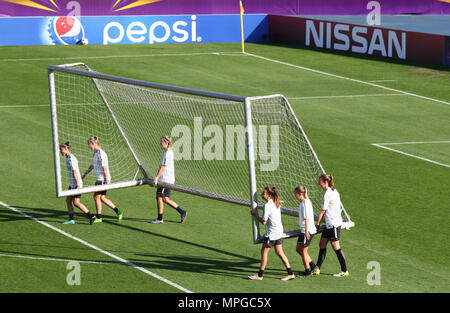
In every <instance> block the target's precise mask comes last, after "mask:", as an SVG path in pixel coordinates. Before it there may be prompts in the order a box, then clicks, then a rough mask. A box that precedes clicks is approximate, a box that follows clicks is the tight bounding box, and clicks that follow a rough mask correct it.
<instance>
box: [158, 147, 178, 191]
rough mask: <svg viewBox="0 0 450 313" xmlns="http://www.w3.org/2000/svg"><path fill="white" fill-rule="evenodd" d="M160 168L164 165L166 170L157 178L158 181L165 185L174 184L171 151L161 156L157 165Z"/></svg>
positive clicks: (168, 150)
mask: <svg viewBox="0 0 450 313" xmlns="http://www.w3.org/2000/svg"><path fill="white" fill-rule="evenodd" d="M159 165H160V166H162V165H164V166H165V167H166V168H165V169H164V171H163V172H162V174H161V176H160V177H159V181H161V182H163V183H167V184H174V183H175V165H174V157H173V150H172V149H167V150H166V151H164V152H163V155H162V157H161V162H160V163H159Z"/></svg>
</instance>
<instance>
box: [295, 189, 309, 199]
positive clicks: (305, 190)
mask: <svg viewBox="0 0 450 313" xmlns="http://www.w3.org/2000/svg"><path fill="white" fill-rule="evenodd" d="M294 192H295V193H296V194H298V195H300V194H302V195H303V196H304V197H305V199H309V197H308V189H307V188H306V187H305V186H297V187H295V189H294Z"/></svg>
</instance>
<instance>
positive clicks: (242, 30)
mask: <svg viewBox="0 0 450 313" xmlns="http://www.w3.org/2000/svg"><path fill="white" fill-rule="evenodd" d="M239 14H240V15H241V45H242V53H245V50H244V21H243V18H242V16H243V15H244V6H243V5H242V1H241V0H239Z"/></svg>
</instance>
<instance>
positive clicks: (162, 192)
mask: <svg viewBox="0 0 450 313" xmlns="http://www.w3.org/2000/svg"><path fill="white" fill-rule="evenodd" d="M171 194H172V191H171V190H170V189H169V188H165V187H159V188H158V189H156V195H157V196H158V197H166V198H170V195H171Z"/></svg>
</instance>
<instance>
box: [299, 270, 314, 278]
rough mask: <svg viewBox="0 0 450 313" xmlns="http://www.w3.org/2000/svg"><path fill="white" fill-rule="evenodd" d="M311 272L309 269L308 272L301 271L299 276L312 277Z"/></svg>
mask: <svg viewBox="0 0 450 313" xmlns="http://www.w3.org/2000/svg"><path fill="white" fill-rule="evenodd" d="M312 275H313V274H312V272H311V271H309V272H303V273H301V274H300V277H301V278H306V277H312Z"/></svg>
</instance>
